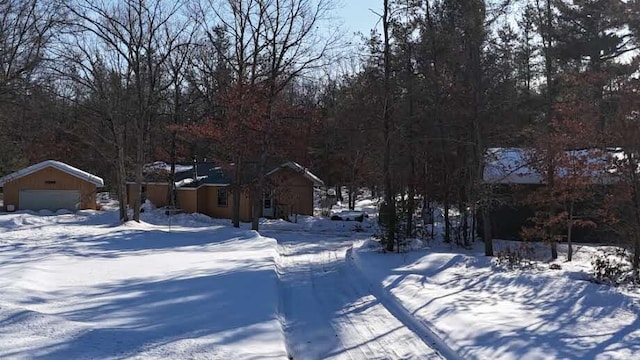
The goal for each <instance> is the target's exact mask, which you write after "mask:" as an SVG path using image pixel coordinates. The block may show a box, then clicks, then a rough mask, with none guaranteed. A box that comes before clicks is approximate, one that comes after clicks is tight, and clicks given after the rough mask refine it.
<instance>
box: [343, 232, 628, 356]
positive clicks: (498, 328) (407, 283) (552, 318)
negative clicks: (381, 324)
mask: <svg viewBox="0 0 640 360" xmlns="http://www.w3.org/2000/svg"><path fill="white" fill-rule="evenodd" d="M475 245H476V246H475V248H474V249H473V250H464V249H459V248H452V246H451V245H448V244H442V243H432V244H431V247H430V248H427V249H422V250H419V251H412V252H408V253H404V254H390V253H383V252H382V251H380V249H379V248H372V246H371V242H370V241H367V242H362V243H360V246H359V247H358V246H357V249H356V251H353V253H352V257H351V259H350V261H352V262H353V263H354V265H355V266H356V267H357V268H358V269H359V272H360V273H361V274H362V275H363V276H365V277H366V278H367V279H368V281H369V283H370V284H371V286H372V287H373V288H374V289H377V291H379V292H380V294H381V295H380V296H381V297H388V300H389V301H393V302H395V303H397V304H398V305H399V306H401V307H402V308H403V309H405V310H406V312H407V313H408V314H410V315H411V316H412V317H414V318H415V319H416V321H418V322H420V323H421V324H422V325H424V327H425V328H427V329H428V330H431V331H433V332H434V333H435V334H436V336H437V337H438V338H439V339H440V340H441V341H442V342H444V343H446V345H447V346H448V348H450V349H451V350H452V351H453V352H455V353H457V356H459V357H460V358H463V359H637V358H639V357H640V292H639V291H638V289H637V288H614V287H609V286H607V285H600V284H596V283H593V282H591V281H589V280H590V275H589V271H590V263H589V262H590V259H591V256H592V255H593V254H594V252H595V251H596V249H597V247H595V246H578V247H577V251H576V253H575V259H574V261H573V262H571V263H566V262H563V261H558V262H557V263H558V264H559V265H560V266H561V267H562V269H561V270H550V269H549V264H548V263H546V262H541V263H539V264H538V266H537V267H536V268H534V269H528V270H514V271H506V270H505V269H502V268H498V267H496V266H495V265H494V263H493V262H492V260H491V259H490V258H487V257H485V256H484V254H483V248H482V246H483V244H482V243H481V242H478V243H476V244H475ZM507 245H509V242H503V241H496V247H497V249H498V250H499V249H500V248H501V247H504V246H507ZM511 246H513V244H511ZM564 251H565V248H564V246H560V252H561V257H562V256H563V252H564ZM538 252H539V253H542V251H540V249H539V250H538Z"/></svg>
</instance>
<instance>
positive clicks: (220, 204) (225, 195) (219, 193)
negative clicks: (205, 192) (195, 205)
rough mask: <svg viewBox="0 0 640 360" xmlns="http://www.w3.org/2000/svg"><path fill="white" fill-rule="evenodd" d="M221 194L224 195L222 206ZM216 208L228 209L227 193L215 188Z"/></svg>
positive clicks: (220, 188)
mask: <svg viewBox="0 0 640 360" xmlns="http://www.w3.org/2000/svg"><path fill="white" fill-rule="evenodd" d="M221 194H224V204H222V203H220V200H222V197H221V196H220V195H221ZM216 206H217V207H228V206H229V191H228V190H227V189H226V188H223V187H219V188H216Z"/></svg>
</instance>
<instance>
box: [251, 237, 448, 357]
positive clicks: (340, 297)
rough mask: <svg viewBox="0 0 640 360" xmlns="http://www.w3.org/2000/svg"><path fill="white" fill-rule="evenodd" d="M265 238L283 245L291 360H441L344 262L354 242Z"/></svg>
mask: <svg viewBox="0 0 640 360" xmlns="http://www.w3.org/2000/svg"><path fill="white" fill-rule="evenodd" d="M263 235H265V236H268V237H273V238H276V239H277V240H278V242H279V253H280V257H279V259H278V261H277V263H278V264H279V268H278V271H279V274H280V280H281V286H282V288H281V293H282V299H281V313H282V314H283V315H284V317H285V333H286V334H287V345H288V348H289V354H290V355H291V356H292V357H293V359H295V360H299V359H327V358H331V359H432V358H440V356H439V355H438V353H437V352H436V351H435V350H433V349H432V348H431V347H430V346H429V345H428V344H427V343H428V340H427V339H424V338H422V337H421V336H420V335H418V334H416V333H415V332H413V331H412V330H411V329H410V328H409V327H408V326H407V325H408V324H406V323H403V322H402V321H401V320H400V319H399V318H398V317H397V316H399V314H395V313H392V312H393V309H390V308H387V307H385V305H384V301H381V299H378V298H376V297H375V296H373V295H372V294H371V292H370V290H369V286H368V285H367V284H366V283H365V282H364V281H363V280H362V279H361V278H360V277H359V276H358V275H357V274H355V273H354V272H353V270H354V269H353V268H352V266H351V265H350V264H349V263H348V262H346V261H345V253H346V252H347V250H348V249H349V248H350V246H351V244H352V241H353V239H352V238H350V237H339V236H330V235H329V236H328V235H326V234H322V235H314V234H310V233H306V232H295V231H293V232H291V231H289V232H287V231H270V232H269V231H268V232H263ZM399 317H400V318H402V317H401V316H399Z"/></svg>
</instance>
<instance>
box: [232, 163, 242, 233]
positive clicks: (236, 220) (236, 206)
mask: <svg viewBox="0 0 640 360" xmlns="http://www.w3.org/2000/svg"><path fill="white" fill-rule="evenodd" d="M241 166H242V160H241V159H240V158H238V159H236V166H235V170H234V177H233V204H232V205H231V211H232V219H231V221H232V222H233V227H236V228H239V227H240V201H241V197H240V192H241V191H242V184H241V181H242V179H241V176H242V170H241Z"/></svg>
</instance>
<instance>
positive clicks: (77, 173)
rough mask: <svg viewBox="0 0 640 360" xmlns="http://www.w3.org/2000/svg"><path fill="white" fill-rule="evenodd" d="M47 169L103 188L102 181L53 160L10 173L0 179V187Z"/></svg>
mask: <svg viewBox="0 0 640 360" xmlns="http://www.w3.org/2000/svg"><path fill="white" fill-rule="evenodd" d="M48 167H52V168H54V169H57V170H60V171H62V172H65V173H67V174H69V175H72V176H75V177H77V178H79V179H82V180H85V181H88V182H90V183H92V184H94V185H96V186H97V187H103V186H104V181H103V180H102V178H99V177H97V176H95V175H93V174H89V173H88V172H86V171H82V170H80V169H78V168H75V167H73V166H71V165H68V164H65V163H63V162H60V161H55V160H47V161H43V162H41V163H37V164H35V165H31V166H29V167H26V168H24V169H22V170H18V171H16V172H14V173H11V174H9V175H7V176H5V177H2V178H0V187H1V186H4V184H6V183H8V182H10V181H13V180H16V179H19V178H21V177H24V176H27V175H29V174H33V173H34V172H37V171H40V170H42V169H45V168H48Z"/></svg>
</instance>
